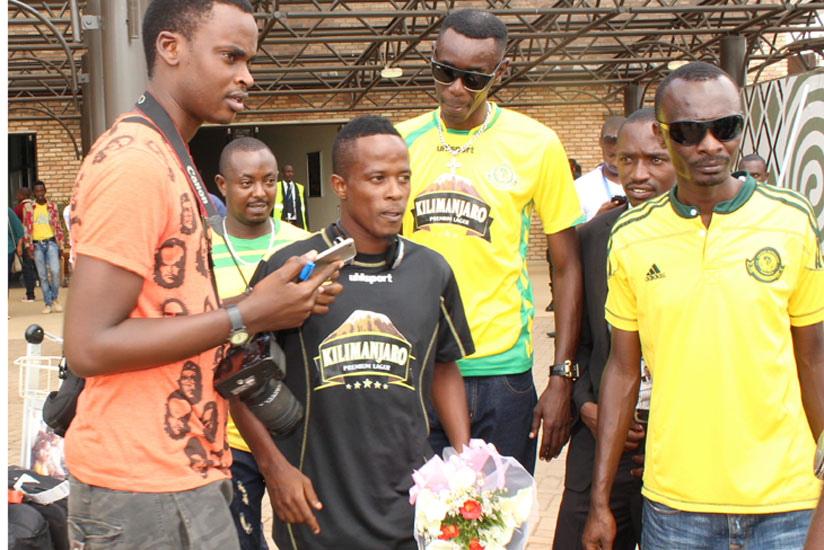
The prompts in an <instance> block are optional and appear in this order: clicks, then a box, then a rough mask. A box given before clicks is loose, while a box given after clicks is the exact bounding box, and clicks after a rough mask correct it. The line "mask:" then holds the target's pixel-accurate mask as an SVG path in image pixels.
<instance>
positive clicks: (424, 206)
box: [412, 174, 492, 241]
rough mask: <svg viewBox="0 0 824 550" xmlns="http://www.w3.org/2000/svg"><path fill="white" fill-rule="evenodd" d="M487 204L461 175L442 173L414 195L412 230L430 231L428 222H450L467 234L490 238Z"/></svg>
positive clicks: (488, 239)
mask: <svg viewBox="0 0 824 550" xmlns="http://www.w3.org/2000/svg"><path fill="white" fill-rule="evenodd" d="M489 212H490V207H489V204H487V203H486V201H484V200H483V198H482V197H481V196H480V195H479V194H478V191H477V190H476V189H475V187H474V186H473V185H472V182H471V181H469V180H468V179H466V178H464V177H461V176H457V175H455V176H453V175H452V174H443V175H442V176H440V177H439V178H438V179H437V180H435V183H433V184H432V185H430V186H429V187H427V188H426V189H424V190H423V191H421V193H420V194H419V195H418V196H417V197H415V201H414V207H413V208H412V215H413V216H414V217H415V231H421V230H423V231H429V230H430V227H429V226H430V225H433V224H449V225H457V226H459V227H462V228H464V229H466V234H467V235H469V236H475V237H480V238H482V239H485V240H487V241H490V240H491V238H490V235H489V228H490V225H492V218H491V217H490V216H489Z"/></svg>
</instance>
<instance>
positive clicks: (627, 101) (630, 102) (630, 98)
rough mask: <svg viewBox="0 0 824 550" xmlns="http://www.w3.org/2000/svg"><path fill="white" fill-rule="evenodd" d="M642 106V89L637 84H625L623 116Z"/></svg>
mask: <svg viewBox="0 0 824 550" xmlns="http://www.w3.org/2000/svg"><path fill="white" fill-rule="evenodd" d="M643 104H644V87H643V86H641V85H639V84H627V85H626V86H625V87H624V116H629V115H631V114H632V113H634V112H635V111H637V110H638V109H640V108H641V107H642V106H643Z"/></svg>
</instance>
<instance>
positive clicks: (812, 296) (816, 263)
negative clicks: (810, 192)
mask: <svg viewBox="0 0 824 550" xmlns="http://www.w3.org/2000/svg"><path fill="white" fill-rule="evenodd" d="M809 215H810V217H811V218H810V219H815V218H813V217H812V212H810V213H809ZM805 228H806V231H805V234H804V243H803V246H802V259H801V269H800V272H799V274H798V279H797V281H796V286H795V289H794V290H793V293H792V294H791V295H790V300H789V304H788V310H789V314H790V324H791V325H792V326H794V327H803V326H808V325H814V324H816V323H819V322H821V321H822V320H824V259H822V256H821V247H820V245H819V240H818V232H817V231H815V230H814V229H813V226H812V225H811V224H805Z"/></svg>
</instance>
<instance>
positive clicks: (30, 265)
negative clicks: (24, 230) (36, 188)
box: [14, 187, 37, 302]
mask: <svg viewBox="0 0 824 550" xmlns="http://www.w3.org/2000/svg"><path fill="white" fill-rule="evenodd" d="M15 200H16V201H17V204H16V205H15V207H14V213H15V215H16V216H17V218H18V219H19V220H20V221H21V222H22V221H23V208H24V207H25V206H26V204H28V203H31V202H32V200H31V189H29V188H28V187H21V188H20V189H18V190H17V193H16V194H15ZM20 263H21V264H22V265H23V284H24V285H25V287H26V295H25V296H23V299H22V300H21V302H34V301H35V297H34V288H35V287H36V286H37V268H36V267H35V265H34V256H33V254H32V253H31V252H30V251H29V250H28V249H27V248H25V247H23V250H22V252H21V253H20Z"/></svg>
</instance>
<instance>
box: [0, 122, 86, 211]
mask: <svg viewBox="0 0 824 550" xmlns="http://www.w3.org/2000/svg"><path fill="white" fill-rule="evenodd" d="M15 114H18V113H15ZM64 123H65V124H66V126H68V128H69V130H70V131H71V133H72V135H73V136H74V139H75V140H76V141H77V147H78V150H79V149H80V120H77V119H76V120H65V121H64ZM8 131H9V133H10V134H13V133H34V134H35V135H36V136H37V177H38V179H41V180H43V181H44V182H45V183H46V190H47V197H48V198H49V199H50V200H53V201H54V202H56V203H58V204H66V203H68V202H69V197H70V195H71V190H72V186H73V185H74V178H75V176H77V171H78V170H79V169H80V160H79V159H77V157H76V156H75V151H74V145H73V144H72V139H71V137H70V136H69V133H68V132H66V130H65V129H64V128H63V127H62V126H61V125H60V124H58V123H57V122H55V121H54V120H27V121H19V120H10V121H9V125H8Z"/></svg>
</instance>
